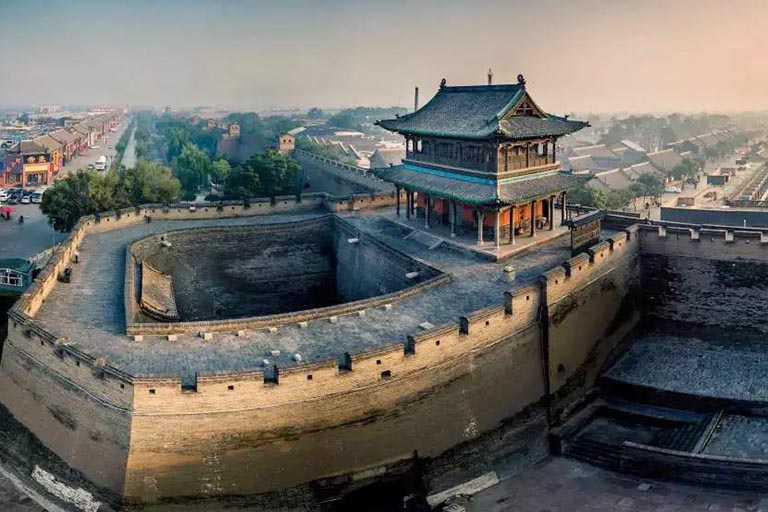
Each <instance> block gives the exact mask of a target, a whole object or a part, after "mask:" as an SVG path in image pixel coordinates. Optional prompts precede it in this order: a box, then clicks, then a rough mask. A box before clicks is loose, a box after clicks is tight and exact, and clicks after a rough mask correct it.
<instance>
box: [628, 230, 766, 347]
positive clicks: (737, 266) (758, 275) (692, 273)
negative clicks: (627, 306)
mask: <svg viewBox="0 0 768 512" xmlns="http://www.w3.org/2000/svg"><path fill="white" fill-rule="evenodd" d="M640 242H641V248H642V251H641V252H642V267H643V288H644V290H645V293H646V301H645V310H646V311H645V313H646V314H647V315H648V316H649V317H650V318H653V319H654V321H655V322H656V323H659V324H661V325H674V326H675V329H676V330H678V331H681V332H691V333H693V334H695V333H696V332H699V331H701V332H704V331H706V332H711V333H713V334H715V335H717V333H718V332H719V333H720V334H721V335H722V336H724V337H725V338H724V339H732V338H733V337H734V336H738V337H739V338H740V339H742V340H750V339H754V340H759V341H762V339H764V336H765V334H766V333H768V313H766V311H765V308H764V307H762V303H763V297H765V294H766V292H768V279H767V278H768V237H767V236H766V235H765V234H764V233H761V232H758V231H739V230H726V229H703V228H697V229H691V228H683V227H657V226H640Z"/></svg>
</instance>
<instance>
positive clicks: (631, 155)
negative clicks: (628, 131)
mask: <svg viewBox="0 0 768 512" xmlns="http://www.w3.org/2000/svg"><path fill="white" fill-rule="evenodd" d="M610 149H611V151H612V152H613V153H614V154H615V155H616V156H618V157H619V160H621V163H622V164H623V165H635V164H639V163H641V162H645V161H647V160H648V152H647V151H646V150H645V149H643V148H642V147H641V146H640V145H639V144H637V143H636V142H633V141H631V140H622V141H620V142H618V143H616V144H614V145H613V146H611V148H610Z"/></svg>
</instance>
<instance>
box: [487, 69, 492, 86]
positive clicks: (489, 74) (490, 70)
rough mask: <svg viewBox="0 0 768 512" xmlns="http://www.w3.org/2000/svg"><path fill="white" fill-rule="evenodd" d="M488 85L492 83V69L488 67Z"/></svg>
mask: <svg viewBox="0 0 768 512" xmlns="http://www.w3.org/2000/svg"><path fill="white" fill-rule="evenodd" d="M488 85H493V70H492V69H491V68H488Z"/></svg>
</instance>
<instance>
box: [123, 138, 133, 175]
mask: <svg viewBox="0 0 768 512" xmlns="http://www.w3.org/2000/svg"><path fill="white" fill-rule="evenodd" d="M135 132H136V130H134V133H135ZM123 165H124V166H125V168H126V169H131V168H133V167H134V166H135V165H136V138H135V137H134V136H133V133H131V138H130V139H128V145H127V146H126V147H125V154H123Z"/></svg>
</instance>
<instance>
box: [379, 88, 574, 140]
mask: <svg viewBox="0 0 768 512" xmlns="http://www.w3.org/2000/svg"><path fill="white" fill-rule="evenodd" d="M525 94H526V92H525V88H524V87H523V86H521V85H520V84H514V85H481V86H459V87H448V86H442V87H440V90H439V91H438V92H437V94H436V95H435V96H434V97H433V98H432V99H431V100H430V101H429V102H428V103H427V104H426V105H424V106H423V107H422V108H420V109H419V110H417V111H416V112H413V113H412V114H408V115H405V116H401V117H398V118H396V119H386V120H383V121H377V123H376V124H378V125H379V126H381V127H382V128H385V129H387V130H390V131H394V132H398V133H402V134H413V135H428V136H429V135H431V136H437V137H455V138H464V139H487V138H491V137H495V136H498V135H501V136H507V137H511V138H531V137H549V136H560V135H565V134H568V133H572V132H575V131H576V130H580V129H581V128H584V127H585V126H587V125H588V124H587V123H585V122H582V121H570V120H568V119H565V118H562V117H557V116H552V115H549V114H546V115H545V117H536V116H515V117H510V118H509V119H502V118H503V117H504V115H505V114H507V112H509V110H510V109H512V108H513V107H514V106H515V105H516V104H517V103H518V102H519V101H520V100H521V99H523V98H524V97H525Z"/></svg>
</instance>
